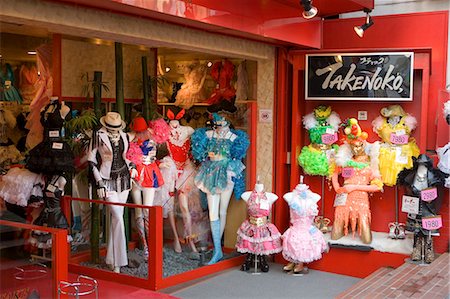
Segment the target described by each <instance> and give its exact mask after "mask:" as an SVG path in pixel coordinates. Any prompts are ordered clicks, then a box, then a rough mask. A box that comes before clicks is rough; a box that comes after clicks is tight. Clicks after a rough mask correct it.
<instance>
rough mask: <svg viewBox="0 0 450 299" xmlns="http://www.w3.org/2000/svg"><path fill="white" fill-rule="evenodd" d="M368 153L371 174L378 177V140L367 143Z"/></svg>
mask: <svg viewBox="0 0 450 299" xmlns="http://www.w3.org/2000/svg"><path fill="white" fill-rule="evenodd" d="M367 145H368V147H369V148H368V150H369V152H368V154H369V157H370V167H371V168H372V176H373V177H375V178H380V177H381V175H380V168H379V163H380V160H379V158H378V157H379V155H380V142H378V141H375V142H374V143H367Z"/></svg>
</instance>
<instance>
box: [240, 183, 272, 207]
mask: <svg viewBox="0 0 450 299" xmlns="http://www.w3.org/2000/svg"><path fill="white" fill-rule="evenodd" d="M255 191H256V192H263V191H264V185H263V184H255ZM252 193H253V191H246V192H244V193H242V195H241V198H242V199H243V200H244V201H245V202H247V201H248V200H249V198H250V195H251V194H252ZM264 193H265V195H266V198H267V200H268V201H269V204H273V203H274V202H275V201H276V200H277V199H278V195H276V194H274V193H270V192H264Z"/></svg>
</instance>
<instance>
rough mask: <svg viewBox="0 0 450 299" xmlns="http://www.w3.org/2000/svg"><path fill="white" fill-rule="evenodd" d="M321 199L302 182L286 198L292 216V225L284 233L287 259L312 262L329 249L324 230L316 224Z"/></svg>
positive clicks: (284, 250)
mask: <svg viewBox="0 0 450 299" xmlns="http://www.w3.org/2000/svg"><path fill="white" fill-rule="evenodd" d="M285 199H286V198H285ZM319 200H320V196H319V195H318V194H316V193H313V192H311V191H310V190H309V189H308V186H306V185H302V184H301V185H299V186H297V187H296V188H295V189H294V190H293V191H292V198H291V199H290V200H288V199H286V201H288V204H289V207H290V217H291V227H290V228H288V229H287V230H286V231H285V232H284V234H283V257H284V258H285V259H286V260H287V261H289V262H293V263H295V264H299V263H310V262H312V261H315V260H319V259H321V258H322V253H323V252H325V251H327V250H328V245H327V243H326V242H325V239H324V237H323V234H322V232H321V231H320V230H319V229H317V227H316V226H315V225H314V217H315V216H317V214H318V210H317V201H319Z"/></svg>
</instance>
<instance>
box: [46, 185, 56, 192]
mask: <svg viewBox="0 0 450 299" xmlns="http://www.w3.org/2000/svg"><path fill="white" fill-rule="evenodd" d="M47 191H50V192H51V193H55V191H56V187H55V186H54V185H51V184H50V185H48V186H47Z"/></svg>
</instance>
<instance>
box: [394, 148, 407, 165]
mask: <svg viewBox="0 0 450 299" xmlns="http://www.w3.org/2000/svg"><path fill="white" fill-rule="evenodd" d="M395 162H397V163H399V164H408V157H407V156H405V155H403V153H402V149H401V148H397V149H396V153H395Z"/></svg>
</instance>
